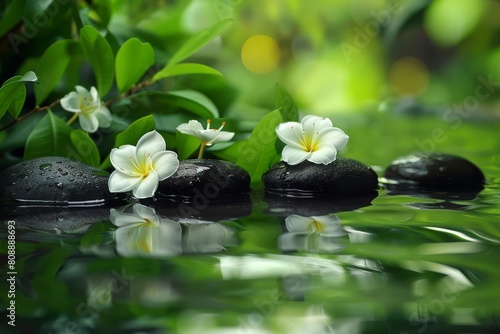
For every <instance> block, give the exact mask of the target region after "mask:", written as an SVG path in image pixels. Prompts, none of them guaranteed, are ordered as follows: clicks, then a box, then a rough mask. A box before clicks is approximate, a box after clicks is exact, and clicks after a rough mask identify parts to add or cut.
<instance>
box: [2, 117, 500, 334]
mask: <svg viewBox="0 0 500 334" xmlns="http://www.w3.org/2000/svg"><path fill="white" fill-rule="evenodd" d="M343 121H345V123H346V126H343V128H345V129H346V131H347V132H348V134H349V135H350V137H351V141H350V143H349V145H348V146H349V147H348V148H347V149H346V150H345V152H343V153H344V156H347V157H351V158H355V159H358V160H360V161H362V162H364V163H366V164H368V165H371V166H373V167H374V168H375V169H376V170H377V172H378V173H379V175H380V174H381V172H382V171H383V168H384V167H385V166H387V165H388V164H389V163H390V161H391V160H393V159H395V158H397V157H398V156H399V155H402V154H406V153H409V152H412V151H416V150H418V149H419V147H420V146H421V145H428V147H431V145H435V147H436V150H438V151H440V152H446V153H454V154H459V155H461V156H464V157H466V158H468V159H470V160H471V161H473V162H474V163H476V164H477V165H478V166H479V167H480V168H481V169H482V170H483V172H484V173H485V175H486V177H487V180H488V184H487V185H486V187H485V189H484V190H482V191H481V192H480V193H478V194H477V193H464V192H454V193H435V194H421V193H408V192H398V191H393V190H387V189H381V190H380V191H379V192H378V194H374V195H367V196H363V197H357V198H342V199H323V200H319V199H283V198H279V197H269V196H264V194H263V192H262V191H258V190H256V191H254V192H252V194H250V196H249V197H242V198H233V199H231V201H225V202H221V203H216V204H215V205H214V204H212V205H211V206H209V207H204V204H203V203H201V204H200V203H198V206H189V205H183V204H181V203H173V202H171V201H161V200H158V201H150V202H144V203H142V204H136V205H135V206H134V205H133V204H134V203H131V204H130V205H128V206H126V207H124V206H123V205H120V206H111V207H97V208H72V209H60V208H56V209H54V208H47V207H45V208H40V207H38V208H36V207H35V208H33V207H31V208H27V207H11V206H10V207H7V206H4V207H2V211H3V212H4V214H3V215H2V217H3V218H4V222H5V224H3V225H2V229H1V232H0V233H1V234H0V235H1V243H2V246H3V247H2V254H3V255H2V258H3V259H5V261H2V262H3V263H5V264H4V265H3V266H2V268H1V272H2V277H6V276H7V277H10V276H11V275H7V273H8V272H9V271H11V270H9V268H8V266H7V264H6V262H7V255H6V253H7V252H6V249H7V242H6V240H7V236H8V232H7V222H8V220H15V221H16V240H17V241H16V263H15V271H16V273H17V274H16V275H15V276H16V285H15V298H14V300H15V307H16V308H15V315H16V318H15V324H16V326H15V328H14V327H12V326H9V325H8V323H7V322H8V321H9V319H8V318H7V315H8V313H7V312H6V311H5V309H6V306H8V305H10V304H9V303H10V300H12V299H13V298H9V297H8V289H9V284H8V282H7V281H6V279H2V281H1V282H0V287H1V296H0V300H1V303H2V311H1V314H2V320H1V324H0V326H1V327H0V328H1V333H37V332H41V333H342V334H343V333H348V334H356V333H395V334H403V333H500V288H499V286H500V205H499V203H500V167H499V162H500V140H499V137H498V133H499V132H498V129H497V126H496V125H492V124H491V123H488V122H472V123H471V124H468V125H466V124H463V125H462V126H461V127H459V128H458V129H452V128H449V127H447V125H446V124H441V123H440V122H439V120H438V121H436V120H435V119H429V120H426V119H418V122H417V121H416V119H414V120H411V119H410V120H408V119H402V118H401V119H399V118H392V119H391V121H390V122H387V120H385V119H383V118H377V119H376V120H367V119H366V118H359V119H356V118H350V119H346V120H343ZM436 127H439V128H442V129H443V130H444V133H445V134H446V138H445V140H440V142H436V141H432V140H433V139H432V131H433V129H434V128H436ZM405 138H413V139H408V140H406V139H405ZM441 139H442V138H441ZM419 145H420V146H419ZM153 208H154V209H155V211H154V212H153ZM179 210H184V211H183V212H189V214H190V215H191V216H192V217H194V218H197V219H179V218H178V217H177V216H178V212H179ZM186 210H187V211H186ZM134 214H135V215H136V216H142V217H146V218H144V219H142V223H140V224H137V223H135V224H132V223H131V222H133V221H134V219H132V218H131V217H132V216H133V215H134ZM138 220H140V219H135V221H136V222H137V221H138ZM47 222H49V223H50V224H47ZM117 225H118V226H117Z"/></svg>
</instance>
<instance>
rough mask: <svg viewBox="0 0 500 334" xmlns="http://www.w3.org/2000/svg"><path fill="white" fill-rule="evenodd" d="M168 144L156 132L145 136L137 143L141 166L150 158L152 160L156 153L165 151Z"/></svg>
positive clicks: (137, 155) (138, 159)
mask: <svg viewBox="0 0 500 334" xmlns="http://www.w3.org/2000/svg"><path fill="white" fill-rule="evenodd" d="M166 148H167V144H166V143H165V139H163V137H162V136H161V135H160V134H159V133H158V132H156V131H155V130H153V131H150V132H148V133H146V134H145V135H143V136H142V137H141V139H139V141H138V142H137V147H136V158H137V161H138V162H139V163H140V164H145V163H146V161H147V159H148V157H149V158H151V157H152V156H153V155H155V153H157V152H161V151H165V149H166Z"/></svg>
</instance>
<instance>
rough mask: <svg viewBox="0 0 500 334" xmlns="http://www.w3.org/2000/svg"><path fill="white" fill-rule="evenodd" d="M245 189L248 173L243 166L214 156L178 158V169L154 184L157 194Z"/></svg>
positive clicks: (214, 193)
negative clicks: (180, 159)
mask: <svg viewBox="0 0 500 334" xmlns="http://www.w3.org/2000/svg"><path fill="white" fill-rule="evenodd" d="M249 191H250V175H248V173H247V172H246V171H245V170H244V169H243V168H241V167H239V166H237V165H235V164H234V163H232V162H229V161H222V160H215V159H189V160H184V161H181V162H180V165H179V169H177V171H176V172H175V173H174V174H173V175H172V176H171V177H169V178H168V179H166V180H163V181H161V182H160V184H159V186H158V194H160V195H164V196H183V197H189V198H193V197H200V198H207V199H212V198H216V197H221V196H229V195H233V194H244V193H248V192H249Z"/></svg>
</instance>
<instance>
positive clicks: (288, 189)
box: [262, 158, 378, 195]
mask: <svg viewBox="0 0 500 334" xmlns="http://www.w3.org/2000/svg"><path fill="white" fill-rule="evenodd" d="M262 180H263V182H264V186H265V189H266V191H267V192H270V193H282V194H291V195H345V194H356V193H365V192H371V191H374V190H376V189H377V187H378V180H377V174H376V173H375V172H374V171H373V170H372V169H371V168H370V167H368V166H365V165H364V164H362V163H360V162H358V161H356V160H352V159H346V158H337V160H335V161H333V162H332V163H330V164H328V165H322V164H315V163H312V162H309V161H304V162H301V163H300V164H298V165H289V164H287V163H286V162H284V161H281V162H279V163H278V164H276V165H274V166H273V167H271V168H270V169H269V170H268V171H267V172H266V173H265V174H264V176H263V178H262Z"/></svg>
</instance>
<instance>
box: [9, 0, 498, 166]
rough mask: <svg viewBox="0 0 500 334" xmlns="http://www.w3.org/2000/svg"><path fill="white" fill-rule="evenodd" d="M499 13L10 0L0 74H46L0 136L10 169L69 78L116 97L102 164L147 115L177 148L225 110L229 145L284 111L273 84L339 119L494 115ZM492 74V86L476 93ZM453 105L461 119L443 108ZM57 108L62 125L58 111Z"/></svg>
mask: <svg viewBox="0 0 500 334" xmlns="http://www.w3.org/2000/svg"><path fill="white" fill-rule="evenodd" d="M499 13H500V3H499V2H498V1H493V0H461V1H452V0H436V1H430V0H413V1H409V0H350V1H349V0H339V1H335V2H332V1H328V0H318V1H314V2H307V3H306V2H304V1H300V0H273V1H262V2H260V1H259V2H255V1H248V0H190V1H188V0H186V1H170V0H155V1H125V0H94V1H90V0H87V1H85V0H79V1H76V0H74V1H73V0H44V1H30V0H19V1H8V0H7V1H4V2H3V3H2V5H1V6H0V17H1V18H2V19H1V20H0V81H1V82H7V80H9V79H10V78H12V77H14V76H16V75H17V76H19V75H21V76H22V75H24V74H25V73H28V72H29V71H33V72H34V73H35V74H36V76H37V78H38V82H39V83H38V84H34V85H32V84H27V85H20V86H19V87H22V88H20V90H19V92H17V91H16V93H17V94H18V95H19V101H20V100H21V98H22V97H23V96H24V95H25V96H26V98H25V99H26V102H25V103H24V104H23V105H24V106H23V107H21V104H20V103H17V104H16V105H14V104H12V103H10V102H4V103H2V104H1V106H0V107H1V108H0V111H7V110H8V111H10V113H8V114H6V115H5V116H4V117H3V118H2V119H1V120H0V128H3V127H5V126H6V125H10V123H12V122H13V120H14V121H16V120H17V118H20V120H22V122H18V123H16V124H14V125H13V126H11V127H10V128H8V129H7V130H5V131H2V133H6V134H7V135H4V134H2V135H0V140H1V141H0V151H1V152H2V153H3V159H2V165H3V166H5V165H9V164H12V163H13V162H15V161H16V160H19V159H20V158H21V157H23V156H25V157H26V153H25V152H24V151H25V144H26V141H27V139H28V136H29V135H30V133H31V132H32V130H33V129H35V127H36V125H37V122H38V121H39V120H40V119H41V118H42V117H44V116H45V115H43V114H44V112H46V110H47V109H49V108H46V109H44V110H41V111H40V112H38V111H37V112H34V113H33V114H30V115H29V117H25V116H26V114H28V113H29V112H30V111H32V110H33V109H34V108H35V107H37V106H38V107H41V108H43V107H45V106H48V105H49V104H51V103H52V102H54V101H57V99H59V98H61V97H62V96H64V95H65V94H67V93H68V92H70V91H71V90H73V88H74V86H75V85H82V86H85V87H87V88H88V87H90V86H92V85H94V86H97V88H98V91H99V93H100V94H101V98H102V99H103V101H109V103H110V104H109V108H110V110H111V112H112V114H113V123H112V126H111V128H110V130H109V131H107V132H102V131H100V132H98V133H97V134H94V135H91V138H92V139H93V140H94V141H96V140H97V137H98V138H99V140H98V142H97V141H96V143H97V146H98V149H99V154H100V156H101V157H102V159H103V160H104V159H105V157H106V156H107V155H108V153H109V150H110V149H111V148H112V147H113V145H114V144H115V143H116V140H115V137H116V136H117V134H118V133H120V132H122V131H124V130H125V129H127V127H128V126H129V125H130V124H131V123H132V122H134V121H135V120H137V119H139V118H141V117H144V116H147V115H150V114H153V115H154V120H155V127H156V129H157V130H159V131H160V132H161V133H162V135H163V136H164V137H165V138H166V139H167V145H168V146H169V148H172V149H176V150H177V149H179V147H178V146H179V145H178V144H177V142H176V138H181V136H180V135H178V134H176V131H175V127H176V126H177V125H178V124H180V123H181V122H185V121H187V120H189V119H194V118H196V119H199V120H200V121H204V120H203V118H208V117H211V118H219V119H220V120H219V121H220V122H222V121H226V122H227V126H226V128H225V129H226V130H228V131H234V132H236V136H235V138H234V141H235V142H239V141H241V140H243V139H245V138H248V136H249V135H250V133H251V131H252V130H253V129H254V128H255V126H256V124H257V122H259V121H260V120H261V119H263V117H264V116H266V115H267V114H268V113H270V112H271V111H273V110H275V109H276V108H277V107H276V106H275V104H274V95H275V83H276V82H279V83H281V84H282V85H283V86H284V87H286V88H287V90H288V92H289V93H290V95H291V96H292V97H293V99H294V100H295V102H296V103H297V106H298V107H299V109H300V110H301V112H302V114H319V115H324V116H328V117H332V118H333V119H334V123H335V124H336V125H339V126H341V127H343V128H345V127H344V126H343V125H342V124H338V123H337V121H336V119H338V116H340V115H358V114H360V113H361V114H362V113H363V112H367V113H374V112H377V111H378V112H383V113H387V114H389V115H397V114H400V113H402V114H408V115H413V116H415V115H427V114H431V115H434V116H437V124H438V125H439V124H440V123H443V122H448V121H447V119H448V120H457V119H459V120H460V121H462V120H463V121H467V120H476V119H487V120H489V121H498V119H499V117H500V113H499V111H498V108H497V106H498V97H499V96H500V94H499V92H498V87H499V86H500V70H499V68H500V67H499V65H498V64H499V61H500V47H499V43H498V42H499V41H498V36H499V34H498V31H499V29H500V24H499V23H498V20H497V17H498V14H499ZM228 19H232V20H233V21H232V23H231V25H230V27H229V28H227V27H228V25H227V23H228V21H227V20H228ZM210 27H211V30H210V31H209V32H204V33H200V32H203V31H204V29H207V28H210ZM226 28H227V29H226ZM192 36H193V37H192ZM259 36H264V37H266V39H264V38H260V39H259V38H258V37H259ZM255 37H257V38H255ZM481 78H482V79H481ZM11 80H12V79H11ZM115 81H116V85H115V84H114V82H115ZM485 81H487V82H488V83H489V86H486V89H488V91H487V93H488V94H487V95H485V94H484V92H485V91H484V89H485V87H483V88H478V87H479V85H483V86H484V82H485ZM33 86H34V87H35V89H34V92H33ZM11 88H12V87H11ZM3 90H5V91H6V90H7V87H5V88H3ZM24 90H26V94H25V93H24ZM478 92H479V93H481V94H482V95H480V96H481V97H479V95H478V94H479V93H478ZM0 94H1V92H0ZM120 94H121V95H120ZM9 96H11V95H9ZM483 97H484V98H483ZM474 99H475V100H474ZM471 101H472V102H474V103H472V102H471ZM468 102H469V104H468V105H467V103H468ZM476 102H477V103H476ZM471 103H472V104H471ZM456 104H458V105H465V107H466V108H467V111H468V112H467V114H466V115H465V116H464V114H463V113H460V111H459V110H458V109H457V108H453V109H452V110H448V108H449V107H450V106H453V105H456ZM21 108H22V110H21ZM50 109H51V110H52V112H53V113H54V115H55V116H56V117H58V118H61V119H62V120H65V117H66V116H67V114H66V113H65V112H64V111H63V110H61V108H60V106H58V105H51V108H50ZM295 117H296V116H295ZM354 117H355V116H354ZM284 120H286V119H284ZM453 124H454V123H453ZM446 125H447V126H448V125H449V124H446ZM72 127H73V128H75V127H76V126H75V125H73V126H72ZM69 130H71V129H69V128H68V129H66V130H65V131H66V132H67V133H69ZM346 131H347V132H349V128H346ZM2 138H3V139H2ZM180 146H182V147H183V148H182V149H181V151H183V152H181V155H182V157H183V158H187V157H189V156H190V154H193V152H194V151H193V144H191V145H187V146H186V142H185V141H183V142H182V144H181V145H180ZM233 146H234V147H233V148H232V151H231V150H229V151H228V150H227V149H226V148H227V147H228V146H227V145H222V144H221V145H220V146H219V147H217V146H216V147H214V148H211V149H209V150H208V151H207V154H208V155H209V156H215V157H219V158H224V159H232V160H236V155H237V154H235V152H233V151H235V150H236V149H240V150H241V149H242V147H243V146H244V144H243V143H242V144H238V145H233ZM29 156H32V155H31V154H30V155H29ZM270 160H272V159H270ZM254 167H255V166H254Z"/></svg>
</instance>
